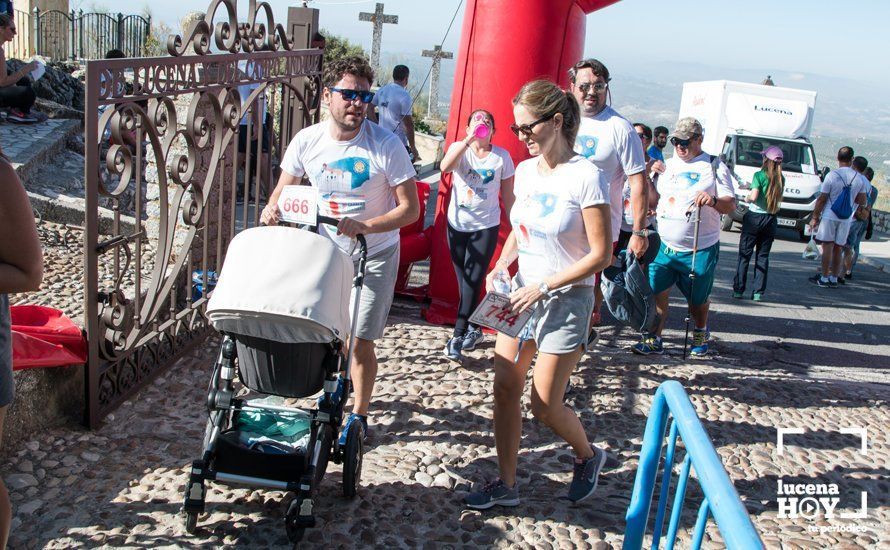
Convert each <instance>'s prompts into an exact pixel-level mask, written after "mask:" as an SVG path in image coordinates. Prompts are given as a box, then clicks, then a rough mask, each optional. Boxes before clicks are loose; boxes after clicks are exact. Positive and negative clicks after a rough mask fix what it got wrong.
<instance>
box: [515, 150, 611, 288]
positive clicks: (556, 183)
mask: <svg viewBox="0 0 890 550" xmlns="http://www.w3.org/2000/svg"><path fill="white" fill-rule="evenodd" d="M539 160H540V157H534V158H530V159H528V160H525V161H523V162H521V163H519V166H517V167H516V180H515V183H514V185H513V188H514V191H515V193H516V202H515V203H514V204H513V209H512V210H511V212H510V224H511V225H512V226H513V233H514V234H515V236H516V243H517V245H518V247H519V273H520V275H521V276H522V280H523V282H524V283H525V284H537V283H539V282H541V281H543V280H544V279H545V278H547V277H549V276H550V275H553V274H554V273H558V272H560V271H563V270H564V269H566V268H567V267H569V266H570V265H572V264H574V263H575V262H577V261H578V260H580V259H581V258H583V257H584V256H586V255H587V254H588V253H590V243H589V242H588V241H587V233H586V231H585V230H584V220H583V218H582V217H581V210H582V209H583V208H587V207H589V206H595V205H598V204H605V205H608V204H609V196H608V194H607V193H606V192H604V189H606V188H607V187H606V186H607V185H608V184H607V183H605V181H604V180H605V176H604V175H603V172H602V171H601V170H600V169H599V168H597V167H596V166H595V165H594V164H593V163H592V162H590V161H589V160H587V159H585V158H584V157H582V156H580V155H576V156H575V157H573V158H572V159H571V160H570V161H569V162H567V163H565V164H562V165H560V166H558V167H557V169H556V170H555V171H553V172H552V173H550V174H548V175H542V174H540V173H539V172H538V162H539ZM574 284H575V285H592V284H594V277H593V276H590V277H588V278H587V279H584V280H581V281H578V282H576V283H574Z"/></svg>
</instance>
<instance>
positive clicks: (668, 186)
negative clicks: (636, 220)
mask: <svg viewBox="0 0 890 550" xmlns="http://www.w3.org/2000/svg"><path fill="white" fill-rule="evenodd" d="M702 136H703V131H702V126H701V124H700V123H699V122H698V121H697V120H695V119H694V118H691V117H687V118H681V119H680V120H679V122H677V126H676V128H675V129H674V131H673V132H672V133H671V135H670V142H671V145H673V147H674V156H673V157H671V158H670V159H668V160H667V162H665V171H664V173H663V174H661V176H660V177H659V178H658V182H657V183H656V185H655V187H656V189H657V190H658V194H659V199H658V208H657V209H656V217H657V219H658V232H659V234H660V236H661V247H660V248H659V250H658V255H657V256H656V257H655V260H653V261H652V263H651V264H650V265H649V285H650V286H651V287H652V291H653V292H654V293H655V307H656V310H657V311H658V315H659V322H658V325H657V327H656V329H655V332H653V333H648V332H647V333H643V335H642V339H641V341H640V342H639V343H638V344H635V345H634V346H633V348H632V350H633V351H634V352H635V353H639V354H641V355H649V354H653V353H656V354H660V353H663V352H664V348H663V346H662V341H661V333H662V331H663V330H664V324H665V320H666V319H667V313H668V299H669V298H670V292H671V287H673V286H674V285H677V287H678V288H679V289H680V292H681V293H683V296H685V297H686V301H687V302H688V304H689V310H690V313H691V317H692V320H693V321H694V322H695V327H694V331H693V334H692V348H691V350H690V353H691V355H692V356H693V357H702V356H704V355H707V353H708V340H709V339H710V332H709V331H708V307H709V305H710V303H709V301H708V298H709V296H710V294H711V287H712V286H713V284H714V272H715V270H716V268H717V258H718V256H719V252H720V215H721V214H728V213H730V212H732V211H733V210H735V207H736V202H735V191H734V189H733V185H732V179H731V178H730V174H729V168H727V167H726V165H725V164H724V163H723V162H721V161H720V160H719V159H718V158H716V157H712V156H711V155H709V154H708V153H705V152H703V151H702V148H701V147H702ZM697 211H698V212H700V217H699V219H698V220H696V212H697ZM696 224H698V225H699V227H698V242H697V243H696V242H695V226H696ZM694 249H697V251H696V252H695V266H693V265H692V257H693V250H694ZM693 271H694V273H695V279H694V283H693V282H692V281H691V280H690V277H689V275H690V273H692V272H693Z"/></svg>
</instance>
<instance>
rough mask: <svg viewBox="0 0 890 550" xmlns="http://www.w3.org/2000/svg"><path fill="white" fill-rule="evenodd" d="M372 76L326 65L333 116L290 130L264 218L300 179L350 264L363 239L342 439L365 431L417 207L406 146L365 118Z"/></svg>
mask: <svg viewBox="0 0 890 550" xmlns="http://www.w3.org/2000/svg"><path fill="white" fill-rule="evenodd" d="M373 80H374V72H373V70H372V69H371V67H370V66H369V65H368V63H367V61H365V60H364V58H361V57H348V58H344V59H341V60H337V61H335V62H333V63H330V64H329V65H327V66H326V67H325V74H324V89H323V91H322V101H324V103H325V104H326V105H327V106H328V109H329V110H330V115H331V116H330V119H328V120H324V121H322V122H319V123H318V124H315V125H312V126H310V127H308V128H305V129H303V130H301V131H300V132H298V133H297V135H296V136H294V138H293V140H292V141H291V142H290V145H288V147H287V151H286V152H285V154H284V158H283V160H282V162H281V168H282V173H281V178H279V180H278V185H277V186H276V188H275V191H274V192H273V193H272V196H271V197H270V199H269V203H268V205H267V206H266V207H265V209H264V210H263V213H262V218H261V220H262V222H263V223H265V224H267V225H275V224H277V223H278V221H279V220H280V215H281V213H280V211H279V208H278V205H277V203H278V198H279V196H280V195H281V193H282V190H283V189H284V187H285V186H287V185H299V184H300V183H301V182H302V180H303V179H304V178H305V179H306V180H308V184H309V185H311V186H312V187H315V188H317V189H318V209H319V214H320V215H323V216H329V217H332V218H336V219H338V220H340V222H339V224H338V225H337V228H336V229H333V228H332V227H329V226H320V227H319V232H320V233H321V234H322V235H325V236H327V237H328V238H330V239H331V240H332V241H334V242H335V243H336V244H337V245H338V246H339V247H340V248H341V249H342V250H343V251H345V252H346V253H347V254H350V255H351V256H352V258H353V261H354V262H355V263H357V262H358V254H357V251H356V248H357V247H356V246H355V241H354V240H353V239H354V238H355V236H356V235H358V234H363V235H365V238H366V239H367V245H368V261H367V266H366V271H365V279H364V290H363V292H362V293H361V300H360V304H359V307H358V318H357V321H356V331H355V343H354V346H352V349H353V350H354V352H353V359H352V360H353V363H352V368H353V369H354V370H353V375H352V383H353V386H354V389H355V396H354V403H353V410H352V414H350V415H349V418H348V419H347V421H346V425H345V426H344V428H343V430H342V435H341V440H342V439H344V438H345V436H346V434H347V432H348V431H349V427H350V425H351V424H353V423H354V422H361V423H362V425H363V428H364V430H363V431H364V432H365V433H367V426H368V421H367V415H368V406H369V404H370V401H371V395H372V393H373V390H374V379H375V377H376V375H377V355H376V351H375V344H374V342H375V340H377V339H379V338H381V337H382V336H383V329H384V327H385V325H386V319H387V316H388V315H389V309H390V306H391V305H392V298H393V289H394V288H395V281H396V273H397V271H398V267H399V228H401V227H402V226H405V225H408V224H410V223H413V222H414V221H416V220H417V217H418V215H419V214H420V206H419V202H418V199H417V186H416V183H415V176H416V173H415V171H414V167H413V166H412V164H411V160H410V159H409V158H408V152H407V151H406V150H405V147H404V146H403V145H402V143H401V142H400V141H399V139H398V138H397V137H396V135H395V134H393V133H392V132H390V131H388V130H385V129H384V128H381V127H380V126H378V125H377V124H375V123H373V122H370V121H368V120H366V119H365V115H366V112H367V109H368V104H369V103H371V101H372V99H373V97H374V93H373V92H371V91H370V89H371V82H373ZM295 275H296V274H295ZM350 303H352V299H350ZM337 394H339V395H338V398H343V397H344V396H345V395H347V394H348V392H347V389H346V388H342V386H341V388H338V390H337ZM344 443H345V442H344V441H341V444H344Z"/></svg>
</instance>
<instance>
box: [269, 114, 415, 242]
mask: <svg viewBox="0 0 890 550" xmlns="http://www.w3.org/2000/svg"><path fill="white" fill-rule="evenodd" d="M331 124H332V122H331V121H330V120H326V121H322V122H319V123H318V124H314V125H312V126H309V127H308V128H304V129H303V130H300V131H299V132H298V133H297V135H296V136H294V139H293V140H292V141H291V142H290V145H288V146H287V151H285V153H284V158H283V159H282V161H281V168H282V169H283V170H284V171H285V172H287V173H288V174H290V175H292V176H294V177H295V178H301V177H303V175H307V176H308V177H309V183H310V185H312V186H313V187H316V188H318V213H319V214H321V215H323V216H330V217H332V218H337V219H341V218H345V217H349V218H352V219H355V220H358V221H366V220H369V219H371V218H376V217H377V216H382V215H384V214H386V213H387V212H389V211H390V210H392V209H393V208H395V207H396V198H395V193H394V191H393V187H395V186H397V185H399V184H401V183H404V182H405V181H407V180H409V179H411V178H413V177H414V176H415V175H416V173H415V172H414V166H412V165H411V161H410V160H409V159H408V152H407V151H406V150H405V147H404V146H403V145H402V144H401V143H399V140H398V139H397V138H396V137H395V136H394V135H393V134H392V133H390V132H388V131H386V130H384V129H383V128H381V127H380V126H378V125H377V124H374V123H373V122H371V121H369V120H366V121H364V123H363V124H362V127H361V129H360V130H359V133H358V135H357V136H355V137H354V138H353V139H351V140H350V141H335V140H334V138H332V137H331V131H330V125H331ZM320 231H321V232H322V233H323V234H326V235H327V236H328V238H330V239H331V240H333V241H334V242H335V243H337V246H339V247H340V248H341V249H342V250H343V251H345V252H346V253H347V254H348V253H350V252H352V250H353V242H352V240H351V239H350V238H348V237H345V236H343V235H340V236H337V228H336V227H330V226H327V225H323V226H322V227H321V229H320ZM366 239H367V241H368V256H373V255H374V254H376V253H377V252H380V251H382V250H385V249H387V248H389V247H391V246H393V245H395V244H398V242H399V230H398V229H393V230H392V231H387V232H385V233H373V234H371V235H367V236H366Z"/></svg>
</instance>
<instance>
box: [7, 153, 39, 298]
mask: <svg viewBox="0 0 890 550" xmlns="http://www.w3.org/2000/svg"><path fill="white" fill-rule="evenodd" d="M0 235H6V236H7V238H3V239H0V292H2V293H4V294H6V293H12V292H25V291H29V290H37V289H38V288H39V287H40V283H41V281H42V280H43V251H42V250H41V248H40V239H39V238H38V236H37V227H36V225H35V224H34V213H33V211H32V210H31V201H30V200H29V199H28V194H27V193H25V189H24V187H22V182H21V181H19V178H18V176H17V175H16V173H15V170H13V168H12V166H11V165H10V164H9V163H8V162H5V161H2V160H0ZM10 235H15V238H14V239H11V238H8V237H9V236H10Z"/></svg>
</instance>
